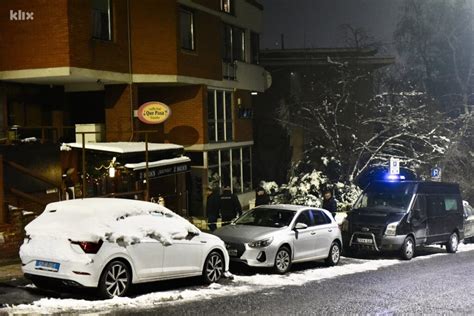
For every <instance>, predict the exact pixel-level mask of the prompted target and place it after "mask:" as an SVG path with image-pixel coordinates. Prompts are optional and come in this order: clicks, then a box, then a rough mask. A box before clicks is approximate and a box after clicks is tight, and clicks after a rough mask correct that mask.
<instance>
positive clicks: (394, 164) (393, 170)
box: [390, 157, 400, 174]
mask: <svg viewBox="0 0 474 316" xmlns="http://www.w3.org/2000/svg"><path fill="white" fill-rule="evenodd" d="M390 174H400V159H398V158H393V157H391V158H390Z"/></svg>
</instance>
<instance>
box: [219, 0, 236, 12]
mask: <svg viewBox="0 0 474 316" xmlns="http://www.w3.org/2000/svg"><path fill="white" fill-rule="evenodd" d="M221 11H223V12H225V13H230V14H234V6H233V3H232V0H221Z"/></svg>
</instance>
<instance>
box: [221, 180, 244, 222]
mask: <svg viewBox="0 0 474 316" xmlns="http://www.w3.org/2000/svg"><path fill="white" fill-rule="evenodd" d="M220 210H221V216H222V225H227V224H229V223H230V222H231V221H232V220H233V219H234V218H236V217H237V216H240V215H241V214H242V206H241V205H240V202H239V198H238V197H237V195H236V194H234V193H232V190H231V189H230V186H229V185H225V186H224V188H223V191H222V194H221V198H220Z"/></svg>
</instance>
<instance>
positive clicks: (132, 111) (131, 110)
mask: <svg viewBox="0 0 474 316" xmlns="http://www.w3.org/2000/svg"><path fill="white" fill-rule="evenodd" d="M131 38H132V35H131V16H130V0H127V39H128V74H129V84H128V85H129V87H130V128H131V135H130V140H129V141H132V140H133V135H134V117H133V116H134V115H133V113H134V108H133V107H134V104H133V100H134V96H133V74H132V71H133V69H132V41H131Z"/></svg>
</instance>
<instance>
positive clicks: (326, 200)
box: [323, 190, 337, 218]
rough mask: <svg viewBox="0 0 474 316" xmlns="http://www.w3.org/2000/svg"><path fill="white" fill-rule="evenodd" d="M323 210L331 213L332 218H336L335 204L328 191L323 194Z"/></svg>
mask: <svg viewBox="0 0 474 316" xmlns="http://www.w3.org/2000/svg"><path fill="white" fill-rule="evenodd" d="M323 209H325V210H327V211H329V212H331V214H332V216H333V217H334V218H336V211H337V202H336V200H335V199H334V197H333V196H332V192H331V191H329V190H326V191H324V192H323Z"/></svg>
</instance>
